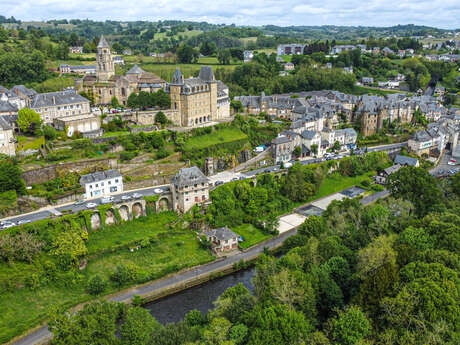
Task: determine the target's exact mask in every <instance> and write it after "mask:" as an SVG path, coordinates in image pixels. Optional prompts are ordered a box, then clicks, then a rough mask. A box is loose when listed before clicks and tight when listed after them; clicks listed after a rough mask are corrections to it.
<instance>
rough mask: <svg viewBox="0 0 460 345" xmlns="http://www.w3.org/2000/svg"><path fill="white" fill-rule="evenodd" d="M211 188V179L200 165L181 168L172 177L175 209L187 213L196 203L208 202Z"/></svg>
mask: <svg viewBox="0 0 460 345" xmlns="http://www.w3.org/2000/svg"><path fill="white" fill-rule="evenodd" d="M209 188H210V182H209V179H208V178H207V177H206V176H205V175H204V174H203V173H202V172H201V170H200V169H199V168H198V167H196V166H193V167H191V168H182V169H180V170H179V172H178V173H177V174H176V175H175V176H174V177H173V178H172V179H171V191H172V197H173V202H172V204H173V210H174V211H178V212H182V213H185V212H187V211H188V210H190V209H191V208H192V207H193V206H194V205H196V204H202V203H204V202H206V201H207V200H208V199H209Z"/></svg>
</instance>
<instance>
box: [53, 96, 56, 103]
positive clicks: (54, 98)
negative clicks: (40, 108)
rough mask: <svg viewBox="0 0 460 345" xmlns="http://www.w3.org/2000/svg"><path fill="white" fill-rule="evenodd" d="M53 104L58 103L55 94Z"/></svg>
mask: <svg viewBox="0 0 460 345" xmlns="http://www.w3.org/2000/svg"><path fill="white" fill-rule="evenodd" d="M53 104H56V97H55V96H53Z"/></svg>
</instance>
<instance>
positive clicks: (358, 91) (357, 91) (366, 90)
mask: <svg viewBox="0 0 460 345" xmlns="http://www.w3.org/2000/svg"><path fill="white" fill-rule="evenodd" d="M393 93H406V92H404V91H399V90H386V89H385V90H382V89H378V88H374V87H367V86H357V85H355V87H354V89H353V92H352V94H354V95H367V94H373V95H377V96H385V95H389V94H393Z"/></svg>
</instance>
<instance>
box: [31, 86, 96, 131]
mask: <svg viewBox="0 0 460 345" xmlns="http://www.w3.org/2000/svg"><path fill="white" fill-rule="evenodd" d="M30 109H32V110H35V111H36V112H37V113H39V114H40V117H41V119H42V120H43V122H44V123H46V124H52V123H53V121H54V119H59V118H62V117H65V116H75V115H81V114H88V113H89V112H90V106H89V100H88V99H86V98H84V97H82V96H80V95H79V94H77V93H76V91H75V90H71V89H69V90H65V91H59V92H48V93H40V94H38V95H36V96H35V97H34V99H33V100H32V102H31V104H30Z"/></svg>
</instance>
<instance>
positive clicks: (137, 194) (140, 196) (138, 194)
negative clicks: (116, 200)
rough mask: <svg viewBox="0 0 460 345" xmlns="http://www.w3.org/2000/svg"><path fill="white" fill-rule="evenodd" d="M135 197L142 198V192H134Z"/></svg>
mask: <svg viewBox="0 0 460 345" xmlns="http://www.w3.org/2000/svg"><path fill="white" fill-rule="evenodd" d="M133 198H134V199H140V198H142V194H141V193H134V194H133Z"/></svg>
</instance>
